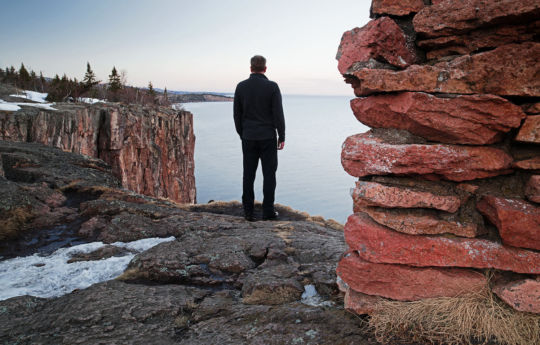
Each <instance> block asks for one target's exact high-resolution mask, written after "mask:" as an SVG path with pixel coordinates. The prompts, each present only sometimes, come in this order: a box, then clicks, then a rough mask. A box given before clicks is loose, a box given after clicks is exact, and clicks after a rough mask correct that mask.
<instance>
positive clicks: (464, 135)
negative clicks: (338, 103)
mask: <svg viewBox="0 0 540 345" xmlns="http://www.w3.org/2000/svg"><path fill="white" fill-rule="evenodd" d="M351 108H352V110H353V112H354V115H355V116H356V118H357V119H358V121H360V122H362V123H363V124H365V125H366V126H368V127H371V128H397V129H404V130H407V131H409V132H411V133H413V134H415V135H418V136H421V137H423V138H426V139H428V140H432V141H438V142H443V143H450V144H476V145H484V144H491V143H494V142H497V141H500V140H501V139H502V137H503V134H504V133H507V132H508V131H510V130H511V129H512V128H517V127H519V126H520V124H521V120H522V119H524V118H525V117H526V115H525V113H523V111H522V110H521V108H520V107H519V106H517V105H514V104H512V103H510V102H509V101H507V100H506V99H504V98H501V97H497V96H493V95H471V96H455V97H451V98H446V97H445V98H442V97H436V96H434V95H430V94H427V93H423V92H404V93H399V94H383V95H374V96H369V97H365V98H355V99H353V100H351ZM539 118H540V116H539Z"/></svg>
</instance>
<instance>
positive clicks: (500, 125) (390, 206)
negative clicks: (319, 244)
mask: <svg viewBox="0 0 540 345" xmlns="http://www.w3.org/2000/svg"><path fill="white" fill-rule="evenodd" d="M371 16H372V18H373V20H372V21H371V22H369V23H368V24H367V25H366V26H364V27H362V28H355V29H353V30H351V31H348V32H345V33H344V35H343V38H342V41H341V44H340V46H339V49H338V54H337V59H338V61H339V63H338V69H339V71H340V73H341V74H342V75H343V76H344V77H345V81H346V82H347V83H349V84H351V85H352V87H353V89H354V93H355V95H356V96H357V98H355V99H353V100H352V101H351V108H352V111H353V113H354V116H355V117H356V118H357V119H358V120H359V121H360V122H362V123H364V124H365V125H367V126H369V127H371V128H372V130H370V131H369V132H367V133H363V134H357V135H353V136H351V137H349V138H347V140H346V141H345V143H344V144H343V150H342V156H341V159H342V164H343V167H344V169H345V170H346V171H347V172H348V173H349V174H351V175H352V176H356V177H358V178H359V180H358V182H357V183H356V188H354V189H353V190H352V193H351V194H352V197H353V201H354V214H353V215H351V216H350V217H349V219H348V221H347V224H346V225H345V239H346V241H347V244H348V246H349V251H348V252H346V253H345V254H344V255H343V258H342V259H341V261H340V263H339V266H338V269H337V272H338V275H339V277H340V279H338V280H339V283H340V285H341V288H342V289H343V290H344V291H345V292H346V298H345V304H346V307H347V308H348V309H351V310H353V311H355V312H356V313H359V314H363V313H372V312H373V311H374V310H376V307H377V302H378V301H380V300H381V299H392V300H399V301H414V300H420V299H424V298H431V297H445V296H457V295H460V294H463V293H464V292H474V291H480V290H482V289H484V288H485V286H486V284H489V286H490V287H491V289H492V291H493V292H494V293H495V294H497V295H498V296H499V297H500V298H501V299H502V300H504V301H505V302H506V303H508V304H509V305H510V306H511V307H513V308H514V309H516V310H518V311H524V312H533V313H540V207H539V206H538V203H539V202H540V195H539V191H540V175H539V174H540V103H539V99H540V98H539V97H540V61H539V60H540V43H539V37H540V35H539V34H540V22H539V21H538V18H540V2H539V1H538V0H523V1H513V0H459V1H456V0H438V1H435V0H433V1H422V0H407V1H386V0H373V2H372V8H371ZM487 271H491V272H494V274H493V277H492V279H488V278H487V276H488V274H487Z"/></svg>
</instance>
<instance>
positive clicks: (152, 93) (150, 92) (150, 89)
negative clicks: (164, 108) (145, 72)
mask: <svg viewBox="0 0 540 345" xmlns="http://www.w3.org/2000/svg"><path fill="white" fill-rule="evenodd" d="M148 95H149V96H152V97H155V96H156V91H155V90H154V85H152V82H151V81H149V82H148Z"/></svg>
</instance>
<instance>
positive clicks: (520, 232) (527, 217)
mask: <svg viewBox="0 0 540 345" xmlns="http://www.w3.org/2000/svg"><path fill="white" fill-rule="evenodd" d="M476 207H477V208H478V210H479V211H480V212H481V213H482V214H483V215H484V216H486V218H487V219H488V220H489V221H490V222H491V223H493V224H494V225H495V226H496V227H497V229H498V230H499V235H500V236H501V238H502V241H503V242H504V243H505V244H507V245H510V246H514V247H520V248H530V249H536V250H540V207H537V206H535V205H533V204H531V203H528V202H526V201H524V200H520V199H506V198H499V197H495V196H491V195H488V196H484V197H482V199H481V200H480V202H478V204H477V205H476Z"/></svg>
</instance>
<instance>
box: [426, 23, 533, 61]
mask: <svg viewBox="0 0 540 345" xmlns="http://www.w3.org/2000/svg"><path fill="white" fill-rule="evenodd" d="M539 29H540V21H536V22H533V23H528V24H518V25H504V26H494V27H488V28H482V29H478V30H474V31H471V32H467V33H464V34H460V35H450V36H443V37H436V38H429V39H425V40H419V41H417V45H418V47H420V48H421V49H423V50H427V53H426V57H427V58H428V59H440V58H443V57H446V56H451V55H466V54H470V53H473V52H477V51H478V50H480V49H484V50H485V49H493V48H497V47H498V46H501V45H505V44H510V43H521V42H527V41H534V37H535V35H537V34H538V31H539Z"/></svg>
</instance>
